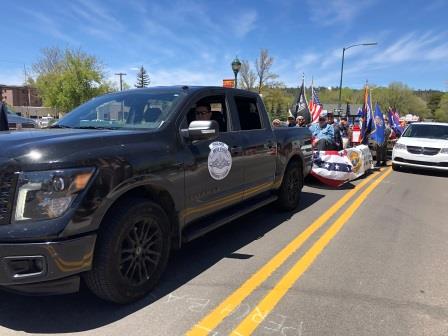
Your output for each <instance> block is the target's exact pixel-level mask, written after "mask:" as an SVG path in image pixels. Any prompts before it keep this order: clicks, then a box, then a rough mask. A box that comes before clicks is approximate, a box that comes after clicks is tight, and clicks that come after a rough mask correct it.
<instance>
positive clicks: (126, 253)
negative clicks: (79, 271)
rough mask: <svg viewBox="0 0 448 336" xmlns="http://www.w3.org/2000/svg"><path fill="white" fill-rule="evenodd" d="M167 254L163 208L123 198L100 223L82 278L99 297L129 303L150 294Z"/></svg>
mask: <svg viewBox="0 0 448 336" xmlns="http://www.w3.org/2000/svg"><path fill="white" fill-rule="evenodd" d="M169 253H170V237H169V221H168V217H167V215H166V213H165V212H164V211H163V209H162V208H161V207H160V206H159V205H157V204H156V203H154V202H150V201H147V200H144V199H136V198H133V199H127V200H125V201H122V202H119V203H118V204H116V205H114V209H113V210H112V211H111V213H109V214H108V216H107V217H106V220H105V222H103V223H102V224H101V229H100V231H99V233H98V239H97V246H96V249H95V255H94V260H93V267H92V270H91V271H90V272H88V273H86V275H85V276H84V279H85V282H86V284H87V286H88V287H89V289H90V290H91V291H92V292H93V293H95V294H96V295H97V296H99V297H100V298H102V299H104V300H107V301H111V302H115V303H129V302H132V301H135V300H138V299H140V298H141V297H143V296H145V295H146V294H147V293H149V292H150V291H151V289H152V288H153V287H154V286H155V285H156V284H157V282H158V281H159V279H160V277H161V275H162V273H163V271H164V269H165V267H166V264H167V261H168V257H169Z"/></svg>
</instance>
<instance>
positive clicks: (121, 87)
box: [115, 72, 126, 91]
mask: <svg viewBox="0 0 448 336" xmlns="http://www.w3.org/2000/svg"><path fill="white" fill-rule="evenodd" d="M115 75H116V76H120V91H123V76H126V74H125V73H124V72H119V73H116V74H115Z"/></svg>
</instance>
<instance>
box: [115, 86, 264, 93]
mask: <svg viewBox="0 0 448 336" xmlns="http://www.w3.org/2000/svg"><path fill="white" fill-rule="evenodd" d="M210 89H219V90H222V89H224V90H226V91H229V90H231V91H235V92H239V93H246V94H247V93H252V94H256V93H255V92H252V91H247V90H242V89H235V88H225V87H222V86H198V85H171V86H151V87H147V88H138V89H129V90H124V91H121V92H133V91H148V92H150V91H170V90H173V91H186V92H194V91H201V90H210ZM114 93H117V92H114Z"/></svg>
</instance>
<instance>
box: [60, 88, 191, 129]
mask: <svg viewBox="0 0 448 336" xmlns="http://www.w3.org/2000/svg"><path fill="white" fill-rule="evenodd" d="M183 96H184V94H183V93H182V91H181V90H167V91H160V90H154V91H152V92H151V91H150V90H135V91H127V92H119V93H115V94H108V95H104V96H100V97H96V98H93V99H92V100H90V101H88V102H86V103H85V104H83V105H80V106H79V107H77V108H76V109H74V110H73V111H71V112H70V113H68V114H67V115H66V116H65V117H63V118H62V119H61V120H60V121H59V122H58V123H57V124H55V125H53V126H52V127H55V128H88V129H155V128H158V127H160V126H161V125H162V124H163V123H164V122H165V121H166V120H167V119H168V118H169V117H170V115H171V113H172V111H173V110H174V107H175V106H176V105H177V104H178V103H179V101H180V99H181V98H182V97H183Z"/></svg>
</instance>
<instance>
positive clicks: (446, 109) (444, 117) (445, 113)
mask: <svg viewBox="0 0 448 336" xmlns="http://www.w3.org/2000/svg"><path fill="white" fill-rule="evenodd" d="M434 117H435V119H436V120H437V121H443V122H448V93H445V94H444V95H443V96H442V98H441V99H440V103H439V108H438V109H437V110H436V111H435V113H434Z"/></svg>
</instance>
